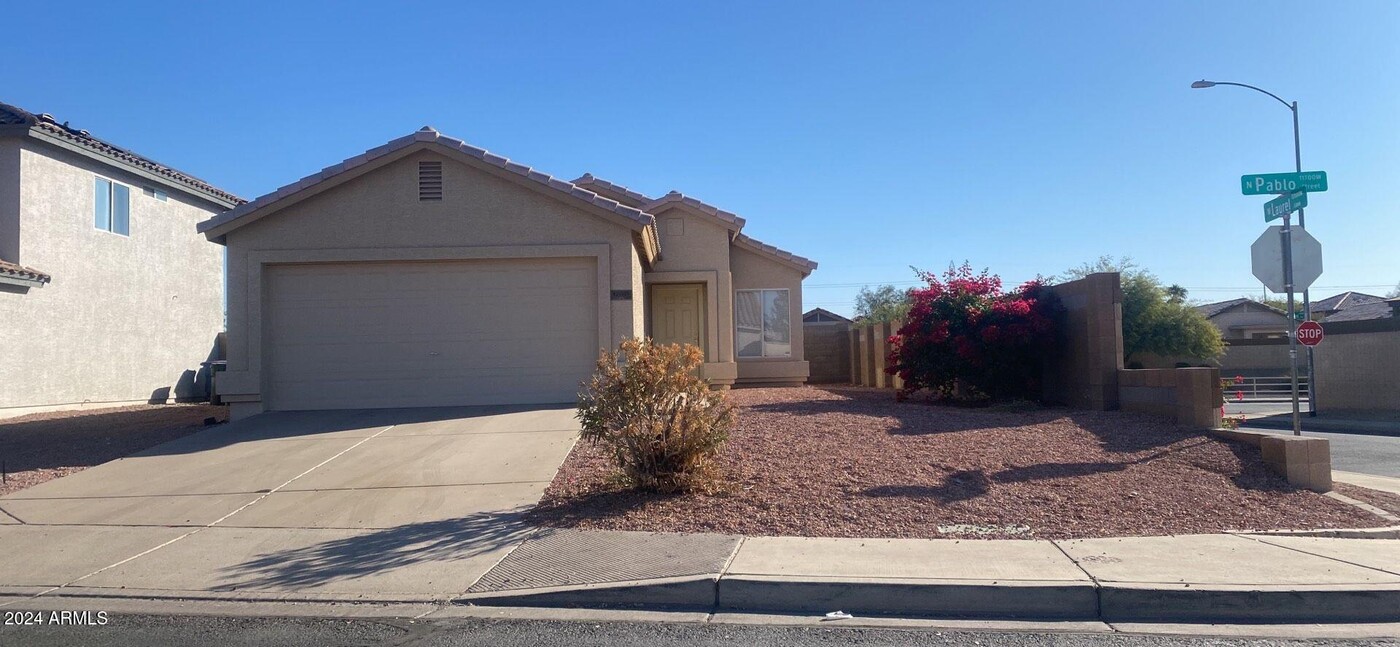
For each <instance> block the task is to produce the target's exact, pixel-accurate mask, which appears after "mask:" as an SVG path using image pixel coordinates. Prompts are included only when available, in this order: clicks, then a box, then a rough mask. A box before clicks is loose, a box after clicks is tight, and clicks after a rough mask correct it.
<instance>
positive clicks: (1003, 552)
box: [458, 530, 1400, 622]
mask: <svg viewBox="0 0 1400 647" xmlns="http://www.w3.org/2000/svg"><path fill="white" fill-rule="evenodd" d="M666 555H673V556H676V558H677V559H675V560H670V561H668V560H666V559H664V557H665V556H666ZM646 563H657V564H662V565H664V566H663V567H662V568H658V569H656V570H654V571H651V574H653V575H655V576H654V577H645V576H643V575H647V571H648V569H647V568H646V567H645V566H639V564H646ZM458 602H461V603H468V604H474V605H497V606H585V607H617V606H622V607H627V606H632V607H646V608H672V609H677V608H680V609H686V608H688V609H712V610H718V611H732V612H746V613H825V612H829V611H837V610H842V611H847V612H851V613H857V614H880V615H904V616H933V617H972V618H1023V619H1024V618H1034V619H1065V620H1102V621H1105V622H1109V621H1113V622H1123V621H1155V622H1163V621H1171V622H1363V621H1364V622H1384V621H1396V620H1400V540H1393V539H1336V538H1321V537H1301V536H1283V535H1249V534H1222V535H1194V536H1178V537H1133V538H1114V539H1080V540H1068V541H1044V540H1039V541H1038V540H951V539H929V540H922V539H878V540H876V539H810V538H795V537H735V536H725V535H671V534H658V533H637V532H612V531H575V530H545V531H540V532H539V533H538V534H537V535H536V536H535V537H533V538H532V539H530V540H528V541H526V542H525V543H524V544H522V545H521V546H520V547H519V548H517V549H516V550H515V551H514V552H512V553H511V554H510V555H509V556H507V557H506V559H505V560H503V561H502V562H501V563H500V564H499V565H497V566H496V568H494V569H492V571H491V572H488V573H487V574H486V576H485V577H483V578H482V579H481V580H479V581H478V583H477V584H476V585H475V586H473V587H472V588H471V590H469V591H468V593H467V594H466V595H464V596H462V597H461V598H460V599H459V600H458Z"/></svg>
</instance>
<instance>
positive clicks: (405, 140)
mask: <svg viewBox="0 0 1400 647" xmlns="http://www.w3.org/2000/svg"><path fill="white" fill-rule="evenodd" d="M424 142H426V143H431V144H437V145H440V146H446V147H447V148H450V149H452V150H454V151H458V152H461V153H464V154H466V155H468V156H469V157H472V158H475V159H477V160H480V161H482V162H485V163H486V164H489V165H491V166H495V167H497V168H500V169H502V170H504V171H509V172H511V173H514V174H516V175H518V176H520V177H522V178H525V179H527V180H530V181H531V182H534V183H536V184H538V185H540V186H542V187H546V188H548V189H551V190H553V191H556V192H558V193H561V194H565V195H568V196H570V197H571V198H573V199H575V200H581V201H583V202H586V203H588V204H590V205H592V206H594V207H597V208H600V209H603V210H605V211H608V212H610V213H613V214H615V215H618V216H621V217H623V218H625V219H627V220H630V221H632V222H634V223H636V224H637V225H638V228H639V229H640V228H644V227H646V226H647V225H651V224H654V223H655V221H656V219H655V218H653V217H652V216H651V214H648V213H644V212H643V211H641V210H640V209H636V208H634V207H629V206H627V205H625V204H622V203H620V202H618V201H616V200H612V199H609V198H605V197H603V196H600V195H598V194H597V193H594V192H592V191H589V190H588V189H585V188H583V187H580V186H577V185H575V184H573V183H571V182H565V181H564V180H561V179H559V178H556V177H554V176H552V175H548V174H545V173H541V172H540V171H536V170H535V169H533V168H530V167H528V166H525V165H524V164H520V163H517V162H512V161H511V160H509V159H507V158H505V157H502V156H500V155H497V154H495V153H492V152H490V151H487V150H484V149H481V148H477V147H475V146H471V145H469V144H467V143H466V142H464V141H462V140H460V139H455V138H452V137H447V136H445V135H443V134H441V133H439V132H438V131H436V130H433V128H432V127H430V126H424V127H423V128H421V129H420V130H418V131H417V132H415V133H413V134H410V135H405V136H403V137H399V138H398V139H395V140H392V141H390V142H389V143H387V144H384V145H383V146H379V147H376V148H371V149H369V150H367V151H365V152H364V153H361V154H359V155H356V156H354V157H351V158H349V159H347V160H345V161H343V162H340V163H338V164H332V165H331V166H327V167H326V168H323V169H321V170H320V171H318V172H316V173H312V174H311V175H308V176H306V177H304V178H302V179H300V180H297V181H296V182H293V183H291V184H288V185H286V186H283V187H281V188H279V189H277V190H276V191H273V192H271V193H268V194H266V195H263V196H260V197H258V198H256V199H254V200H253V201H252V202H248V203H245V204H242V205H239V206H237V207H235V208H233V209H230V210H228V211H226V212H224V213H222V214H219V215H218V216H215V217H213V218H210V219H209V220H206V221H204V222H201V223H199V231H201V232H207V231H209V230H211V229H214V228H216V227H220V226H223V225H225V224H228V223H230V222H233V221H235V220H238V219H239V218H242V217H243V216H246V215H248V214H249V213H252V212H254V211H257V210H259V209H262V208H263V207H266V206H268V205H270V204H272V203H274V202H277V201H279V200H281V199H283V198H285V197H287V196H290V195H292V194H294V193H298V192H300V191H302V190H305V189H308V188H310V187H312V186H314V185H316V184H320V183H321V182H324V181H326V180H329V179H331V178H333V177H335V176H337V175H340V174H341V173H344V172H346V171H349V170H351V169H353V168H355V167H358V166H361V165H363V164H365V163H367V162H370V161H372V160H375V159H378V158H380V157H383V156H385V155H388V154H390V153H393V152H396V151H399V150H403V149H404V148H407V147H409V146H412V145H414V144H418V143H424ZM653 242H655V241H653Z"/></svg>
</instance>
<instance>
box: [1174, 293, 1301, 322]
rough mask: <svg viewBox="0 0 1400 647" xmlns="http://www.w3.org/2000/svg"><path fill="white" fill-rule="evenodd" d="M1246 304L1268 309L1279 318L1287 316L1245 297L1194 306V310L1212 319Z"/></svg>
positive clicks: (1280, 311)
mask: <svg viewBox="0 0 1400 647" xmlns="http://www.w3.org/2000/svg"><path fill="white" fill-rule="evenodd" d="M1246 303H1252V304H1254V305H1256V306H1259V307H1261V308H1265V309H1268V310H1269V311H1271V312H1274V313H1276V314H1278V315H1280V316H1284V317H1286V316H1288V315H1286V314H1284V313H1283V311H1282V310H1279V309H1278V308H1275V307H1273V306H1271V305H1269V304H1267V303H1259V302H1258V301H1255V300H1254V299H1250V298H1247V297H1240V298H1238V299H1230V300H1229V301H1218V302H1216V303H1206V304H1202V305H1198V306H1195V308H1196V311H1197V312H1199V313H1201V314H1203V315H1205V316H1206V319H1210V318H1211V317H1214V316H1215V315H1218V314H1220V313H1222V312H1225V311H1226V310H1229V309H1230V308H1233V307H1235V306H1238V305H1243V304H1246Z"/></svg>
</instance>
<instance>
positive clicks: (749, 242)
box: [734, 234, 817, 276]
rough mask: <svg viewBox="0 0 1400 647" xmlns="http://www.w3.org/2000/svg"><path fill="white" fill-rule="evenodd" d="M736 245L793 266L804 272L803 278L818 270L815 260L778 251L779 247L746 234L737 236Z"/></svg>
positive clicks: (735, 238)
mask: <svg viewBox="0 0 1400 647" xmlns="http://www.w3.org/2000/svg"><path fill="white" fill-rule="evenodd" d="M734 244H735V245H738V246H739V247H743V248H744V249H747V250H749V251H752V252H758V253H760V254H765V255H767V256H770V257H772V258H775V259H777V260H778V261H781V262H783V263H786V264H787V265H791V266H792V267H793V268H794V269H796V270H797V271H799V272H802V276H807V275H808V274H811V273H812V270H815V269H817V262H816V261H814V260H811V259H808V258H803V257H801V256H798V255H797V254H794V253H792V252H789V251H784V250H781V249H778V248H777V247H774V246H772V245H769V244H768V243H765V242H762V241H760V240H758V239H756V238H753V237H752V236H749V235H746V234H739V235H737V236H735V237H734Z"/></svg>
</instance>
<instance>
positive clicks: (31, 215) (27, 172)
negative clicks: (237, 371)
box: [0, 139, 223, 416]
mask: <svg viewBox="0 0 1400 647" xmlns="http://www.w3.org/2000/svg"><path fill="white" fill-rule="evenodd" d="M7 141H8V142H9V143H8V144H7V146H8V147H9V150H11V151H14V150H15V149H14V147H15V146H18V147H19V148H18V155H17V156H14V158H15V159H17V162H18V167H19V169H18V170H19V174H20V189H19V215H20V218H21V221H20V227H19V236H18V245H17V251H18V253H17V254H14V253H13V252H7V253H11V254H13V255H14V256H15V258H7V260H15V261H18V262H19V263H21V264H23V265H27V266H31V267H34V268H37V269H39V270H41V271H43V272H46V273H48V274H50V275H52V277H53V281H52V282H51V283H49V284H48V285H46V286H43V287H35V288H30V289H29V290H28V292H27V293H19V292H16V291H12V290H9V289H5V290H3V291H0V322H4V325H5V330H6V334H4V335H0V374H2V375H4V376H5V378H6V379H4V380H0V416H5V415H16V414H20V413H25V412H28V411H32V410H43V409H51V408H63V407H69V406H75V405H81V404H84V403H87V404H103V403H131V402H146V401H149V400H151V399H153V398H154V399H156V400H159V401H165V400H166V398H167V396H168V395H174V396H176V397H182V398H183V397H195V396H200V395H203V393H204V391H205V386H204V384H203V383H202V382H201V383H196V382H195V375H196V372H197V371H198V370H199V369H200V366H199V363H200V362H201V361H204V360H206V359H208V358H209V356H210V353H211V352H212V350H213V347H214V340H215V337H216V335H218V333H219V332H220V331H221V330H222V329H223V278H222V277H223V272H222V265H223V260H222V254H223V250H222V249H221V248H220V247H219V246H218V245H216V244H214V243H211V242H209V241H207V240H205V239H204V237H203V236H200V235H199V234H197V233H196V232H195V224H196V223H198V222H200V221H202V220H204V219H206V218H208V217H209V216H210V215H212V214H213V213H216V212H217V211H219V210H220V209H219V208H217V207H216V206H215V205H213V204H210V203H208V202H205V201H203V200H201V199H198V198H195V197H193V196H189V195H186V194H183V193H181V192H178V191H176V190H174V189H171V188H168V187H161V188H163V189H165V190H166V191H167V192H168V193H169V200H168V201H167V202H161V201H159V200H156V199H155V198H153V197H147V196H146V195H144V194H143V193H142V191H141V187H142V186H143V185H145V186H150V185H151V182H150V181H142V180H141V179H139V178H137V177H136V176H134V175H131V174H129V173H126V172H123V171H121V170H119V169H118V168H114V167H109V166H107V165H105V164H102V163H100V162H98V161H96V160H92V159H90V158H87V157H85V156H81V155H78V154H75V153H71V152H68V151H65V150H61V149H57V148H52V147H49V146H47V145H45V144H42V143H39V142H37V141H32V140H28V139H11V140H7ZM0 157H10V155H8V154H0ZM0 173H4V174H12V169H10V168H6V166H5V165H4V164H3V163H0ZM98 174H100V175H102V176H104V177H107V178H109V179H113V180H116V181H118V182H121V183H123V184H126V185H128V186H130V187H131V235H130V236H129V237H126V236H120V235H117V234H113V233H109V232H106V231H100V230H98V229H96V228H95V227H93V185H94V176H95V175H98ZM5 247H7V248H11V247H14V245H13V241H11V243H9V244H8V245H5Z"/></svg>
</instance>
